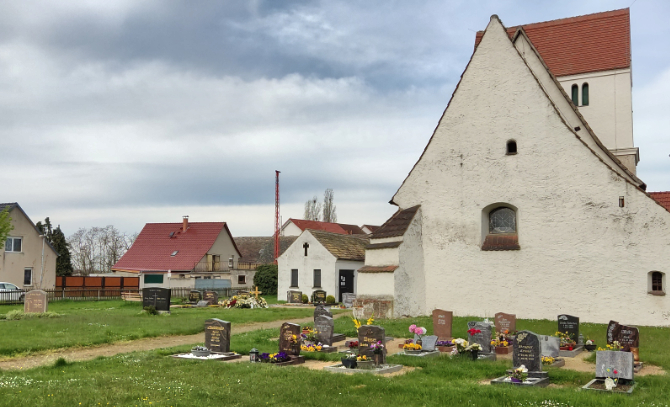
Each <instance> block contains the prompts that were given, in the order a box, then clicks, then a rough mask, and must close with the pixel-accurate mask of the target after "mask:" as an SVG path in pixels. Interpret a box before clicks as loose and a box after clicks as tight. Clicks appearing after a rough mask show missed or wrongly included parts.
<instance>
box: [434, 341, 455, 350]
mask: <svg viewBox="0 0 670 407" xmlns="http://www.w3.org/2000/svg"><path fill="white" fill-rule="evenodd" d="M435 345H436V346H437V349H438V350H439V351H440V352H446V353H449V352H452V351H453V350H454V346H455V345H454V343H453V342H452V341H437V343H435Z"/></svg>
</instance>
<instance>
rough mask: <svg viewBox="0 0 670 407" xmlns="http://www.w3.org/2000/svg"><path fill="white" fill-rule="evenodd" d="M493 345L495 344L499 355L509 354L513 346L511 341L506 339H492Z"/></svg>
mask: <svg viewBox="0 0 670 407" xmlns="http://www.w3.org/2000/svg"><path fill="white" fill-rule="evenodd" d="M491 346H494V347H495V349H496V354H498V355H507V354H508V353H510V350H511V349H512V347H511V346H510V343H509V342H508V341H507V340H506V339H500V338H497V339H494V340H492V341H491Z"/></svg>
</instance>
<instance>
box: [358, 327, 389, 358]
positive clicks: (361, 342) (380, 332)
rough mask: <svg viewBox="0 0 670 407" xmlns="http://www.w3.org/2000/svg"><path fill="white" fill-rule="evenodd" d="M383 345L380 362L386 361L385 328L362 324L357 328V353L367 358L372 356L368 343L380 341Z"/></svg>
mask: <svg viewBox="0 0 670 407" xmlns="http://www.w3.org/2000/svg"><path fill="white" fill-rule="evenodd" d="M380 341H381V343H382V345H384V351H383V352H382V353H381V360H380V364H385V363H386V330H385V329H384V328H382V327H380V326H376V325H363V326H361V327H360V328H359V329H358V353H359V355H365V356H367V357H368V358H373V357H374V352H373V350H372V349H370V344H372V343H377V342H380Z"/></svg>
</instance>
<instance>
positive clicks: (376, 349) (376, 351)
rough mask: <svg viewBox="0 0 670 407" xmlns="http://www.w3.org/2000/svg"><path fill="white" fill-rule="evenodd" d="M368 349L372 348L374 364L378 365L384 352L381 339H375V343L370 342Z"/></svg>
mask: <svg viewBox="0 0 670 407" xmlns="http://www.w3.org/2000/svg"><path fill="white" fill-rule="evenodd" d="M370 349H372V353H373V355H374V361H375V366H379V365H380V364H381V361H382V356H383V354H384V345H383V344H382V342H381V341H377V343H371V344H370Z"/></svg>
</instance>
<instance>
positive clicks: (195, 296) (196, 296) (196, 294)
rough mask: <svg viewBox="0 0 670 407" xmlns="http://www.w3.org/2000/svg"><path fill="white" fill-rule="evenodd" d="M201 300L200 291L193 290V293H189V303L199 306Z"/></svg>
mask: <svg viewBox="0 0 670 407" xmlns="http://www.w3.org/2000/svg"><path fill="white" fill-rule="evenodd" d="M201 300H202V293H201V292H200V291H197V290H192V291H191V292H189V293H188V302H191V303H193V304H197V303H198V301H201Z"/></svg>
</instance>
